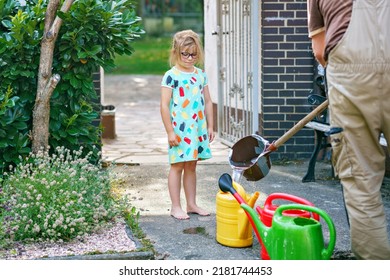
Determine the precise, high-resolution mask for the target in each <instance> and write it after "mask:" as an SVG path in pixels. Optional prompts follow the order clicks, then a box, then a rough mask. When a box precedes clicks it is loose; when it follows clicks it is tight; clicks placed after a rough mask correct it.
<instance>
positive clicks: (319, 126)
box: [302, 120, 387, 182]
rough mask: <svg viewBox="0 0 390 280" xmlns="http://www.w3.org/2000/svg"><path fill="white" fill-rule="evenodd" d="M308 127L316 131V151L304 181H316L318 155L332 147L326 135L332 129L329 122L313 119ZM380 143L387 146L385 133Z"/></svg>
mask: <svg viewBox="0 0 390 280" xmlns="http://www.w3.org/2000/svg"><path fill="white" fill-rule="evenodd" d="M305 127H307V128H311V129H313V130H314V131H315V133H316V143H315V147H314V151H313V153H312V155H311V158H310V161H309V166H308V169H307V173H306V175H305V176H304V177H303V178H302V182H314V181H315V166H316V162H317V157H318V154H319V152H320V151H321V150H322V149H324V148H328V147H331V145H330V144H329V143H328V140H327V139H328V137H327V136H326V135H325V133H326V132H327V131H329V129H330V125H329V124H328V123H324V122H321V121H317V120H313V121H311V122H309V123H308V124H306V125H305ZM379 143H380V144H381V146H383V147H387V141H386V139H385V137H384V136H383V134H382V135H381V137H380V139H379ZM332 174H333V175H334V172H333V166H332Z"/></svg>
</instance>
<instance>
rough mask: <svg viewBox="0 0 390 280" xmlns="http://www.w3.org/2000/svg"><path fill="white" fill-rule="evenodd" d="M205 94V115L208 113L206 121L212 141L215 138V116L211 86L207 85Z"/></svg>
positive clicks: (204, 90)
mask: <svg viewBox="0 0 390 280" xmlns="http://www.w3.org/2000/svg"><path fill="white" fill-rule="evenodd" d="M203 96H204V102H205V115H206V122H207V131H208V134H209V141H210V143H211V142H213V140H214V137H215V135H214V120H213V118H214V116H213V102H212V101H211V96H210V92H209V87H208V86H205V87H204V89H203Z"/></svg>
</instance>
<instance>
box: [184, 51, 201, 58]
mask: <svg viewBox="0 0 390 280" xmlns="http://www.w3.org/2000/svg"><path fill="white" fill-rule="evenodd" d="M181 55H182V56H183V57H185V58H189V57H190V56H191V58H196V56H197V55H198V54H197V53H188V52H181Z"/></svg>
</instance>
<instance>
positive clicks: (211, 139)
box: [208, 128, 215, 143]
mask: <svg viewBox="0 0 390 280" xmlns="http://www.w3.org/2000/svg"><path fill="white" fill-rule="evenodd" d="M208 134H209V142H210V143H211V142H213V141H214V137H215V134H214V130H213V129H212V128H209V129H208Z"/></svg>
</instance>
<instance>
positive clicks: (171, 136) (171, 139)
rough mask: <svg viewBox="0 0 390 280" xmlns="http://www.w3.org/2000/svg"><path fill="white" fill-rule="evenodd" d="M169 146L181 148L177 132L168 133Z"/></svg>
mask: <svg viewBox="0 0 390 280" xmlns="http://www.w3.org/2000/svg"><path fill="white" fill-rule="evenodd" d="M168 144H169V146H170V147H175V146H179V141H178V140H177V137H176V133H175V132H170V133H168Z"/></svg>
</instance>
